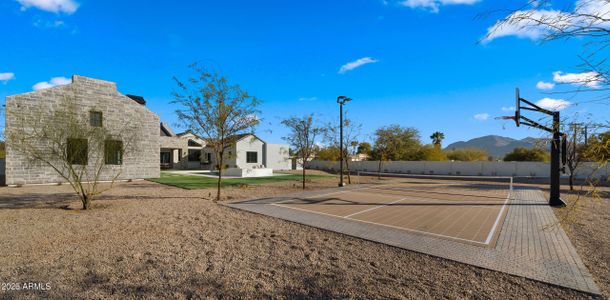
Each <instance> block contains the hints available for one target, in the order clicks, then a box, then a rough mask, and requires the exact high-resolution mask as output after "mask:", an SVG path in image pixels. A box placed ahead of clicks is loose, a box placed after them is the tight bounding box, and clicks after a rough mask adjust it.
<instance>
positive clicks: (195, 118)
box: [171, 63, 260, 201]
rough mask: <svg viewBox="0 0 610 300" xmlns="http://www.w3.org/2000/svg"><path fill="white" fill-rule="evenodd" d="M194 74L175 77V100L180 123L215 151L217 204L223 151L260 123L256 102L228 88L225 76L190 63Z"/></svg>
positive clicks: (247, 95) (234, 88)
mask: <svg viewBox="0 0 610 300" xmlns="http://www.w3.org/2000/svg"><path fill="white" fill-rule="evenodd" d="M189 67H190V68H191V69H192V70H193V72H194V73H195V75H194V76H193V77H190V78H188V80H187V81H182V80H180V79H178V78H177V77H175V76H174V81H175V82H176V84H177V90H176V91H174V92H173V93H172V94H173V97H174V100H173V101H172V102H171V103H174V104H178V105H179V106H180V108H179V109H177V110H176V114H177V115H178V118H179V120H180V121H181V122H182V123H183V124H184V125H185V126H186V127H188V128H190V129H191V130H192V131H193V133H195V134H197V135H199V136H201V137H202V138H204V139H205V140H206V142H207V145H206V147H210V148H211V149H212V151H213V152H214V157H215V159H216V162H217V165H216V169H217V170H218V183H217V191H216V201H220V191H221V185H222V172H223V170H224V169H225V160H226V159H227V157H226V155H225V154H226V153H225V152H226V151H227V149H228V148H229V147H231V146H232V145H233V143H235V142H236V139H237V136H238V135H240V134H244V133H252V132H253V131H254V128H255V127H256V125H258V124H259V122H260V120H259V119H258V117H257V114H258V113H259V111H258V110H257V106H258V104H259V102H260V101H259V99H258V98H256V97H254V96H251V95H250V94H248V92H247V91H245V90H243V89H242V88H241V87H240V86H239V85H231V84H229V81H228V80H227V78H225V77H224V76H222V75H220V74H218V73H217V72H215V71H211V70H209V69H207V68H205V67H201V66H199V65H198V64H197V63H193V64H191V65H190V66H189Z"/></svg>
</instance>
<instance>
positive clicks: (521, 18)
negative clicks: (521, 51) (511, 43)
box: [483, 9, 567, 42]
mask: <svg viewBox="0 0 610 300" xmlns="http://www.w3.org/2000/svg"><path fill="white" fill-rule="evenodd" d="M566 19H567V18H566V14H564V13H563V12H561V11H558V10H544V9H542V10H535V9H534V10H519V11H516V12H514V13H512V14H511V15H510V16H509V17H508V18H507V21H506V22H500V21H498V22H496V24H494V25H493V26H491V27H489V28H488V29H487V36H486V37H485V39H483V42H490V41H491V40H493V39H496V38H499V37H503V36H511V35H514V36H517V37H520V38H528V39H531V40H539V39H541V38H543V37H545V36H546V35H548V34H549V33H550V32H551V30H552V29H551V27H549V26H545V25H542V24H541V23H543V24H544V23H559V24H563V25H564V26H565V25H567V24H566V21H565V20H566Z"/></svg>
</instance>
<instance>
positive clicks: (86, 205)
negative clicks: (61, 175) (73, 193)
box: [81, 194, 91, 210]
mask: <svg viewBox="0 0 610 300" xmlns="http://www.w3.org/2000/svg"><path fill="white" fill-rule="evenodd" d="M81 201H82V202H83V210H88V209H91V198H90V197H89V196H87V195H86V194H82V195H81Z"/></svg>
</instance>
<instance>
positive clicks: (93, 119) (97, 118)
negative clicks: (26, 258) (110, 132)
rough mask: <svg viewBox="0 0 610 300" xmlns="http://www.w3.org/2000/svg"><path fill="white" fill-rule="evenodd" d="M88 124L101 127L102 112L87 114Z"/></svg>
mask: <svg viewBox="0 0 610 300" xmlns="http://www.w3.org/2000/svg"><path fill="white" fill-rule="evenodd" d="M89 124H90V125H91V126H93V127H102V112H101V111H90V112H89Z"/></svg>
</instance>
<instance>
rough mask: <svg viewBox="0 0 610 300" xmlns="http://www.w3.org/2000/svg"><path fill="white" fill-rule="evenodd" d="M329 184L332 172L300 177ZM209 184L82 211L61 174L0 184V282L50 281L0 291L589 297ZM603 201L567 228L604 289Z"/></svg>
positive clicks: (291, 185) (23, 294)
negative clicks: (216, 198)
mask: <svg viewBox="0 0 610 300" xmlns="http://www.w3.org/2000/svg"><path fill="white" fill-rule="evenodd" d="M335 185H336V180H334V179H332V178H330V179H324V180H319V181H314V182H313V183H311V185H310V188H312V189H315V188H325V187H333V186H335ZM297 191H299V188H298V182H283V183H276V184H267V185H264V186H244V187H236V188H228V189H226V192H225V195H226V199H227V200H236V199H245V198H251V197H263V196H273V195H278V194H284V193H289V192H297ZM211 195H213V190H198V191H188V190H182V189H178V188H173V187H168V186H163V185H160V184H156V183H152V182H147V181H138V182H132V183H120V184H118V185H117V186H116V187H115V188H114V189H113V190H111V191H109V192H107V193H106V194H104V195H103V196H101V197H100V198H99V199H98V200H96V201H95V202H94V204H93V208H94V209H93V210H90V211H82V210H79V209H78V208H79V207H80V203H79V202H78V200H77V199H76V198H75V197H74V196H73V195H72V193H71V191H70V188H69V187H68V186H65V185H63V186H44V187H43V186H35V187H22V188H0V220H1V221H0V241H1V249H2V255H1V256H0V265H1V266H2V268H0V283H20V284H23V283H27V282H37V283H43V284H46V283H49V284H50V290H48V291H24V290H21V291H0V298H6V299H12V298H17V297H18V298H28V297H30V298H38V297H40V296H49V297H50V298H68V297H71V298H120V299H126V298H127V299H128V298H142V297H147V298H178V299H180V298H184V299H187V298H268V297H273V298H452V299H454V298H496V299H504V298H532V299H543V298H552V299H579V298H589V296H588V295H586V294H582V293H578V292H575V291H572V290H569V289H564V288H559V287H555V286H551V285H548V284H544V283H540V282H536V281H532V280H528V279H524V278H520V277H515V276H511V275H507V274H503V273H499V272H494V271H488V270H484V269H480V268H477V267H473V266H469V265H465V264H461V263H456V262H452V261H448V260H445V259H440V258H436V257H431V256H428V255H424V254H419V253H415V252H410V251H406V250H402V249H397V248H393V247H389V246H386V245H382V244H376V243H373V242H368V241H364V240H360V239H356V238H351V237H347V236H343V235H340V234H336V233H332V232H327V231H323V230H319V229H315V228H310V227H307V226H303V225H299V224H294V223H290V222H286V221H282V220H278V219H274V218H270V217H265V216H260V215H255V214H251V213H247V212H242V211H238V210H234V209H230V208H227V207H224V206H220V205H217V204H214V203H213V202H212V201H210V199H211ZM202 197H204V198H206V199H202ZM603 205H604V207H605V209H606V212H602V211H600V210H599V209H597V208H595V209H592V211H591V212H590V216H591V220H590V221H589V220H587V219H583V223H582V224H581V225H579V223H575V224H574V226H573V227H574V228H573V230H571V231H570V235H571V237H572V238H573V239H574V240H575V244H576V246H577V248H578V250H579V252H580V253H581V255H582V256H583V259H584V260H585V261H586V262H587V264H588V266H589V267H590V268H592V266H596V267H599V265H601V264H602V263H605V264H606V265H605V268H603V267H599V268H597V269H592V270H591V272H592V273H593V274H594V276H595V279H596V281H597V282H598V283H600V285H601V286H602V288H603V289H604V291H605V292H606V297H607V295H608V294H607V292H608V282H607V278H609V277H610V276H609V275H610V273H609V271H608V267H607V263H608V249H609V248H608V242H607V233H608V232H609V231H608V228H609V224H610V222H609V220H608V213H607V211H608V210H607V209H608V202H607V201H605V202H604V203H603ZM600 235H602V236H604V235H605V236H606V240H603V241H602V240H598V239H597V237H599V236H600ZM594 237H595V238H594ZM599 247H601V248H599ZM600 278H605V279H604V280H606V281H605V282H603V283H602V282H601V281H600Z"/></svg>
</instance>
